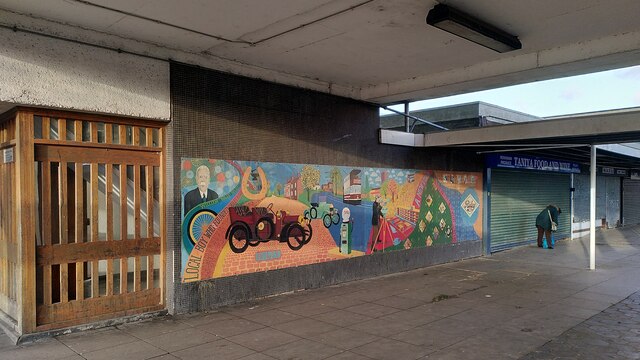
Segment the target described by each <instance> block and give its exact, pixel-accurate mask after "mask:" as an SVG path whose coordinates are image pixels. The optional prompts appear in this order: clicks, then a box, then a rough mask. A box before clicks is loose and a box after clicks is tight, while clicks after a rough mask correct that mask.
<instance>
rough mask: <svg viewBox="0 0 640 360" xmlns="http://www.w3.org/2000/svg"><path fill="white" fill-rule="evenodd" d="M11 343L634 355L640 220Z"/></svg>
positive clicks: (121, 350)
mask: <svg viewBox="0 0 640 360" xmlns="http://www.w3.org/2000/svg"><path fill="white" fill-rule="evenodd" d="M597 239H598V241H597V246H596V250H597V266H598V267H597V269H596V270H595V271H591V270H588V269H587V267H588V253H587V252H585V249H588V246H587V245H588V243H587V242H588V238H587V237H583V238H580V239H576V240H563V241H559V242H558V243H557V246H556V248H555V249H554V250H545V249H539V248H537V247H536V246H523V247H520V248H517V249H512V250H508V251H504V252H500V253H497V254H493V255H491V256H487V257H482V258H476V259H468V260H464V261H459V262H455V263H450V264H442V265H438V266H433V267H429V268H422V269H416V270H413V271H407V272H404V273H398V274H391V275H387V276H381V277H377V278H372V279H366V280H361V281H354V282H350V283H345V284H340V285H336V286H331V287H328V288H323V289H316V290H307V291H299V292H293V293H289V294H283V295H280V296H272V297H268V298H265V299H258V300H253V301H250V302H247V303H243V304H237V305H234V306H227V307H221V308H219V309H216V310H214V311H210V312H203V313H195V314H184V315H178V316H173V317H172V316H166V317H162V318H156V319H150V320H146V321H142V322H138V323H132V324H125V325H119V326H116V327H109V328H105V329H101V330H92V331H85V332H79V333H74V334H69V335H63V336H59V337H57V338H49V339H45V341H40V342H36V343H32V344H26V345H22V346H15V345H13V344H11V343H10V341H9V340H8V338H7V337H6V336H0V360H4V359H12V360H13V359H17V360H20V359H113V358H117V359H147V358H155V359H198V360H200V359H202V358H207V357H214V358H220V359H245V360H261V359H315V358H318V359H334V360H337V359H355V360H357V359H394V360H395V359H421V358H425V359H426V358H429V359H481V358H491V359H518V358H522V359H525V360H531V359H599V358H613V359H640V348H638V347H639V344H640V328H639V327H638V324H640V226H637V227H634V228H623V229H615V230H607V231H599V232H598V236H597Z"/></svg>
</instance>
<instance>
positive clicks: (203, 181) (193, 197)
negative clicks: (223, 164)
mask: <svg viewBox="0 0 640 360" xmlns="http://www.w3.org/2000/svg"><path fill="white" fill-rule="evenodd" d="M209 182H211V170H209V167H208V166H206V165H200V166H199V167H198V169H196V184H197V187H196V188H195V189H193V190H191V191H189V192H188V193H186V194H185V196H184V213H185V215H186V214H187V213H188V212H189V210H191V209H193V208H194V207H196V206H197V205H198V204H201V203H203V202H207V201H211V200H215V199H217V198H218V193H216V192H215V191H213V190H211V189H209Z"/></svg>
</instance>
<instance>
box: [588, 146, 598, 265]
mask: <svg viewBox="0 0 640 360" xmlns="http://www.w3.org/2000/svg"><path fill="white" fill-rule="evenodd" d="M596 150H597V147H596V146H595V145H591V164H590V165H591V167H590V170H591V174H590V181H589V183H590V185H591V186H590V192H589V269H591V270H595V269H596Z"/></svg>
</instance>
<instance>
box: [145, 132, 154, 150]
mask: <svg viewBox="0 0 640 360" xmlns="http://www.w3.org/2000/svg"><path fill="white" fill-rule="evenodd" d="M144 146H148V147H152V146H153V128H147V143H146V144H144Z"/></svg>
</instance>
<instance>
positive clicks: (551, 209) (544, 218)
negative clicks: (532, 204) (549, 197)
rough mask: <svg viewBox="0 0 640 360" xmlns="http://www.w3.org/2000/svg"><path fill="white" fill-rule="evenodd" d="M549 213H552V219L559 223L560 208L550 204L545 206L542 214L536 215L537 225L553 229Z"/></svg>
mask: <svg viewBox="0 0 640 360" xmlns="http://www.w3.org/2000/svg"><path fill="white" fill-rule="evenodd" d="M549 214H551V219H553V222H554V223H556V224H557V223H558V208H557V207H555V206H553V205H549V206H547V207H546V208H544V210H542V211H541V212H540V214H538V217H536V226H540V227H541V228H543V229H545V230H551V220H550V219H549Z"/></svg>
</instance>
